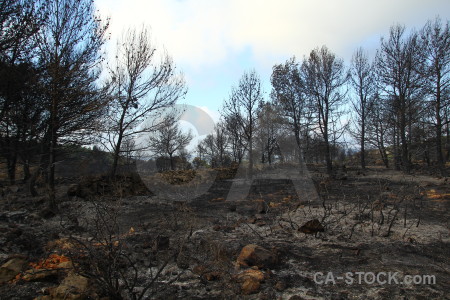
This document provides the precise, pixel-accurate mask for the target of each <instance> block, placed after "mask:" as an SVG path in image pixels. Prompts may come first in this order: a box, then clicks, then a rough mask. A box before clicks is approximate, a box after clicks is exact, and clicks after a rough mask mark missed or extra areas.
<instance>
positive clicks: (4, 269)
mask: <svg viewBox="0 0 450 300" xmlns="http://www.w3.org/2000/svg"><path fill="white" fill-rule="evenodd" d="M26 264H27V261H26V260H25V258H22V257H14V258H11V259H10V260H8V261H7V262H6V263H4V264H3V265H2V266H1V267H0V284H3V283H6V282H8V281H10V280H11V279H14V277H16V275H17V274H19V273H20V272H21V271H22V269H23V268H24V267H25V266H26Z"/></svg>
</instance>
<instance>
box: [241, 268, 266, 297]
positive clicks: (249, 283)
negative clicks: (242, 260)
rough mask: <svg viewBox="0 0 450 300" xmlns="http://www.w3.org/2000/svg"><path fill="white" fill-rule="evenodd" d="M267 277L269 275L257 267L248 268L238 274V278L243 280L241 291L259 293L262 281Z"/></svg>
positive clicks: (245, 293)
mask: <svg viewBox="0 0 450 300" xmlns="http://www.w3.org/2000/svg"><path fill="white" fill-rule="evenodd" d="M266 278H267V275H266V274H264V272H262V271H260V270H257V269H248V270H245V271H244V272H242V273H239V274H238V275H237V276H236V280H237V281H238V282H242V285H241V292H242V294H244V295H250V294H254V293H257V292H258V291H259V289H260V287H261V282H263V281H264V280H265V279H266Z"/></svg>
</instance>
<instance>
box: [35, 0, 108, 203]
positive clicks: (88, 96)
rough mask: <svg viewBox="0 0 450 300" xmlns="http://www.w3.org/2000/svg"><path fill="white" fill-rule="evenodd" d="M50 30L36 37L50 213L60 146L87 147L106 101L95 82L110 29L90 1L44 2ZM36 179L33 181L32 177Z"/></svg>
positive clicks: (59, 0) (64, 0)
mask: <svg viewBox="0 0 450 300" xmlns="http://www.w3.org/2000/svg"><path fill="white" fill-rule="evenodd" d="M45 11H46V15H47V16H48V17H47V20H46V25H45V26H44V27H43V28H42V30H41V31H40V32H39V33H38V34H37V35H36V43H37V56H38V62H39V65H40V67H41V68H42V69H43V70H44V71H43V74H42V76H43V79H42V81H41V83H42V90H43V91H44V93H43V99H44V100H43V101H44V106H45V120H44V122H45V126H46V130H45V134H44V136H43V141H42V144H43V145H44V151H43V154H44V157H43V160H42V161H41V168H42V169H45V170H46V171H47V174H48V175H47V183H48V189H49V196H50V207H51V208H56V202H55V195H54V189H55V165H56V162H57V157H56V155H57V151H58V147H59V145H60V143H62V142H67V141H83V139H85V137H86V136H88V133H89V130H91V129H92V130H94V129H96V125H97V123H96V121H97V120H98V118H99V115H101V113H102V109H103V108H104V107H105V101H104V98H103V97H102V94H101V93H99V88H98V86H97V85H96V80H97V79H98V77H99V74H100V72H99V67H100V63H101V61H102V53H101V51H100V50H101V47H102V46H103V44H104V42H105V32H106V29H107V27H108V24H107V23H103V22H102V21H101V20H100V19H99V18H98V17H97V16H96V15H95V14H94V3H93V1H92V0H55V1H48V2H46V6H45ZM34 178H35V177H34Z"/></svg>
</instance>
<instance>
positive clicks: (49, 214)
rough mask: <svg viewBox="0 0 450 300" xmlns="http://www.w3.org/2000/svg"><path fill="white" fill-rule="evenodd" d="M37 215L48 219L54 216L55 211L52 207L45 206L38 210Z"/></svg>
mask: <svg viewBox="0 0 450 300" xmlns="http://www.w3.org/2000/svg"><path fill="white" fill-rule="evenodd" d="M39 215H40V216H41V217H42V218H44V219H50V218H53V217H54V216H56V213H55V212H54V211H53V210H52V209H50V208H48V207H46V208H44V209H43V210H41V211H40V212H39Z"/></svg>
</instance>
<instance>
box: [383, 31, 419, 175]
mask: <svg viewBox="0 0 450 300" xmlns="http://www.w3.org/2000/svg"><path fill="white" fill-rule="evenodd" d="M405 35H406V34H405V27H404V26H400V25H396V26H392V27H391V29H390V33H389V38H388V39H382V40H381V49H380V50H379V51H378V52H377V55H376V60H375V64H376V73H377V76H378V82H379V84H380V87H381V88H382V89H383V92H384V97H385V98H386V99H387V101H389V103H390V105H389V107H390V108H389V109H390V110H391V112H392V113H393V116H394V120H393V121H394V124H393V125H394V129H395V133H396V135H395V137H394V139H395V140H397V142H396V143H395V144H397V145H399V147H400V149H399V150H398V151H396V153H395V157H396V167H397V168H400V165H401V167H402V169H403V170H404V171H405V172H409V170H410V167H411V166H410V156H409V149H408V145H409V141H408V138H409V137H411V124H412V123H413V122H414V117H415V116H414V115H415V114H416V113H417V110H416V108H417V107H416V103H417V101H419V99H420V93H421V86H422V84H423V77H422V76H420V75H419V73H418V72H416V71H415V68H414V64H415V63H416V62H417V61H418V59H419V56H420V55H421V54H420V47H419V44H418V40H417V38H418V36H417V34H416V33H411V34H410V35H409V36H405ZM395 148H397V147H395Z"/></svg>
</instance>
